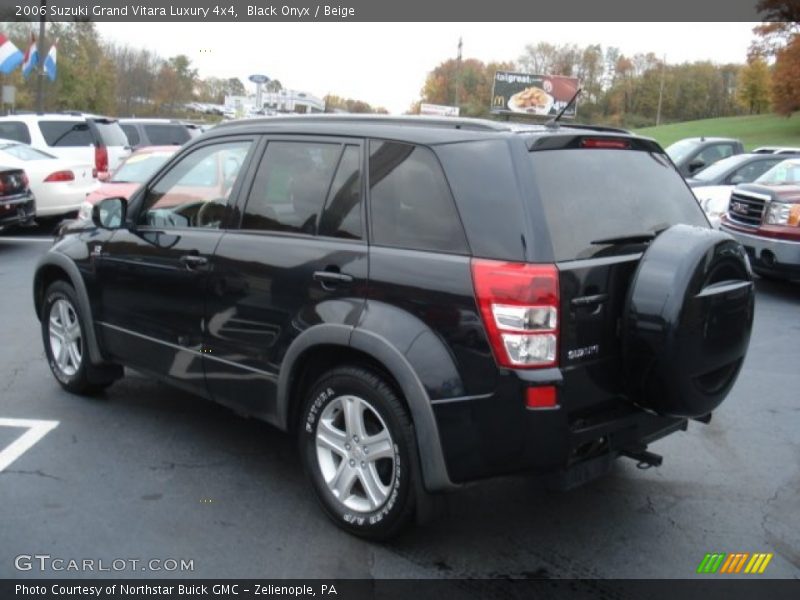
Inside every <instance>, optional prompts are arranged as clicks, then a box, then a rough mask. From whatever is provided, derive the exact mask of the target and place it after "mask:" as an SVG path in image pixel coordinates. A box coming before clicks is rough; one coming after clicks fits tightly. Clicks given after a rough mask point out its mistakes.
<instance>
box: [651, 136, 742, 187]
mask: <svg viewBox="0 0 800 600" xmlns="http://www.w3.org/2000/svg"><path fill="white" fill-rule="evenodd" d="M666 152H667V156H669V157H670V159H672V162H673V163H675V168H677V169H678V172H679V173H680V174H681V175H683V176H684V177H691V176H692V175H694V174H695V173H697V172H698V171H700V170H701V169H705V168H706V167H708V166H709V165H713V164H714V163H715V162H717V161H718V160H722V159H723V158H728V157H729V156H733V155H734V154H741V153H742V152H744V145H742V142H741V141H740V140H737V139H733V138H719V137H699V138H685V139H682V140H678V141H677V142H675V143H674V144H670V145H669V146H667V148H666Z"/></svg>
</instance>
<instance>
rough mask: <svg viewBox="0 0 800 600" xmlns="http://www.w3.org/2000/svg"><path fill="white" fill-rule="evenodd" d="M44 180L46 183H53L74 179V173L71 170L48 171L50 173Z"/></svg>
mask: <svg viewBox="0 0 800 600" xmlns="http://www.w3.org/2000/svg"><path fill="white" fill-rule="evenodd" d="M44 180H45V182H47V183H55V182H59V181H75V173H73V172H72V171H56V172H55V173H50V175H48V176H47V177H45V178H44Z"/></svg>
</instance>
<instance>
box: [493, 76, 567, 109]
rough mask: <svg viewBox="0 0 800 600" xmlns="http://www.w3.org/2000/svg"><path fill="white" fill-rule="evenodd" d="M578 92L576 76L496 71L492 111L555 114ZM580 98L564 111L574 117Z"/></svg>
mask: <svg viewBox="0 0 800 600" xmlns="http://www.w3.org/2000/svg"><path fill="white" fill-rule="evenodd" d="M577 91H578V78H577V77H564V76H561V75H534V74H531V73H512V72H510V71H497V72H495V74H494V86H493V87H492V107H491V111H492V112H493V113H505V114H513V113H518V114H526V115H537V116H540V117H554V116H556V115H557V114H558V113H560V112H561V110H562V109H563V108H564V107H565V106H566V105H567V102H569V101H570V99H571V98H572V97H573V96H574V95H575V92H577ZM576 109H577V101H576V102H575V103H574V104H573V105H572V106H570V107H569V110H568V111H567V112H565V113H564V117H565V118H566V117H569V118H572V117H574V116H575V112H576Z"/></svg>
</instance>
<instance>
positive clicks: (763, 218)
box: [720, 158, 800, 279]
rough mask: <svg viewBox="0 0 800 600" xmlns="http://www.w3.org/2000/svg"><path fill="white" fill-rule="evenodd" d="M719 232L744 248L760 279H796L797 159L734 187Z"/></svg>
mask: <svg viewBox="0 0 800 600" xmlns="http://www.w3.org/2000/svg"><path fill="white" fill-rule="evenodd" d="M720 228H721V229H722V230H723V231H726V232H727V233H729V234H731V235H732V236H733V237H734V238H736V239H737V240H738V241H739V242H740V243H741V244H742V245H743V246H744V248H745V250H746V251H747V254H748V255H749V257H750V263H751V264H752V267H753V271H755V272H756V273H758V274H759V275H761V276H762V277H764V278H767V279H800V158H793V159H789V160H785V161H783V162H781V163H779V164H778V165H776V166H774V167H773V168H772V169H770V170H769V171H767V172H766V173H765V174H764V175H762V176H761V177H759V178H758V180H757V181H756V182H755V183H748V184H740V185H738V186H736V188H734V190H733V193H732V194H731V200H730V203H729V205H728V212H727V213H726V214H725V215H723V217H722V221H721V224H720Z"/></svg>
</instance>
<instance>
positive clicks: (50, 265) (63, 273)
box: [33, 251, 106, 365]
mask: <svg viewBox="0 0 800 600" xmlns="http://www.w3.org/2000/svg"><path fill="white" fill-rule="evenodd" d="M54 281H65V282H67V283H69V284H70V285H71V286H72V288H73V289H74V290H75V294H76V295H77V297H78V307H77V308H78V310H79V311H80V312H81V317H82V319H83V322H84V326H85V329H86V331H85V332H84V335H85V336H86V341H87V346H88V348H89V360H90V362H91V363H92V364H94V365H101V364H104V363H105V362H106V361H105V359H104V358H103V355H102V352H101V351H100V346H99V344H98V342H97V334H96V332H95V329H94V320H93V319H92V309H91V305H90V304H89V294H88V292H87V290H86V285H85V284H84V282H83V277H81V274H80V271H79V270H78V267H77V266H76V265H75V263H74V262H72V261H71V260H70V259H69V258H68V257H67V256H65V255H63V254H60V253H58V252H52V251H51V252H48V253H47V254H45V255H44V256H43V257H42V258H41V259H40V260H39V263H38V264H37V265H36V272H35V274H34V276H33V303H34V307H35V310H36V317H37V318H38V319H39V320H40V321H41V320H42V318H43V315H42V308H43V306H44V295H45V292H46V291H47V288H48V287H49V286H50V284H51V283H53V282H54Z"/></svg>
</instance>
